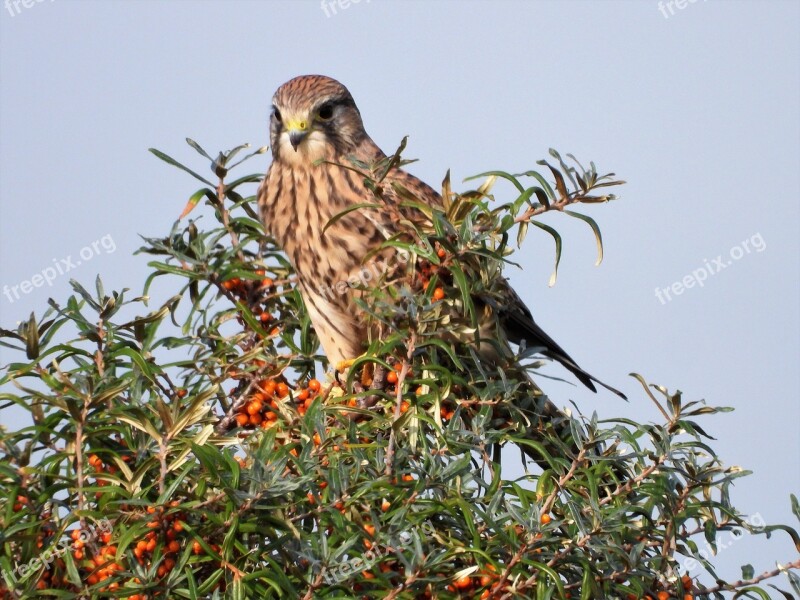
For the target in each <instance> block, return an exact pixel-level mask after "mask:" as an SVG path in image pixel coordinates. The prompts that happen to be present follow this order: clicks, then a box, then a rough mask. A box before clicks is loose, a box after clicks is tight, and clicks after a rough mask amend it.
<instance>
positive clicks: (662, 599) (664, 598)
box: [658, 591, 669, 600]
mask: <svg viewBox="0 0 800 600" xmlns="http://www.w3.org/2000/svg"><path fill="white" fill-rule="evenodd" d="M658 600H669V592H663V591H662V592H658Z"/></svg>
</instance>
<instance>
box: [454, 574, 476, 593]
mask: <svg viewBox="0 0 800 600" xmlns="http://www.w3.org/2000/svg"><path fill="white" fill-rule="evenodd" d="M453 585H454V586H456V589H457V590H468V589H469V588H471V587H472V579H471V578H470V576H469V575H464V577H461V578H459V579H456V580H455V581H454V582H453Z"/></svg>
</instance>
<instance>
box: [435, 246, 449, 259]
mask: <svg viewBox="0 0 800 600" xmlns="http://www.w3.org/2000/svg"><path fill="white" fill-rule="evenodd" d="M436 256H438V257H439V258H444V257H445V256H447V251H446V250H445V249H444V248H439V249H438V250H437V251H436Z"/></svg>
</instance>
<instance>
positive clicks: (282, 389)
mask: <svg viewBox="0 0 800 600" xmlns="http://www.w3.org/2000/svg"><path fill="white" fill-rule="evenodd" d="M275 391H276V392H278V398H285V397H286V396H288V395H289V386H288V385H286V384H285V383H279V384H278V385H277V386H276V387H275Z"/></svg>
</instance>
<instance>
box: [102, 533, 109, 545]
mask: <svg viewBox="0 0 800 600" xmlns="http://www.w3.org/2000/svg"><path fill="white" fill-rule="evenodd" d="M100 539H102V540H103V543H104V544H107V543H108V542H110V541H111V532H110V531H106V532H105V533H104V534H103V535H102V536H101V538H100Z"/></svg>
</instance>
